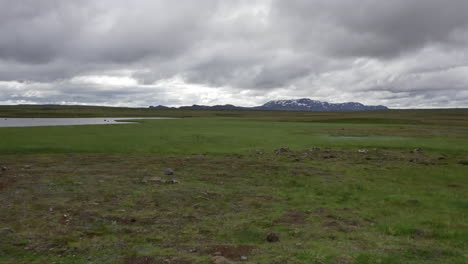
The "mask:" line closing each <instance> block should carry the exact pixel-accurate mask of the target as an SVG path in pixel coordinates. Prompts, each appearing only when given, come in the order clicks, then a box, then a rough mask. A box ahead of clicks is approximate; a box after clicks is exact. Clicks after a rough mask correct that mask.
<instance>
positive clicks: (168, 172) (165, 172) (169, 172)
mask: <svg viewBox="0 0 468 264" xmlns="http://www.w3.org/2000/svg"><path fill="white" fill-rule="evenodd" d="M164 175H166V176H170V175H174V170H173V169H171V168H166V169H165V170H164Z"/></svg>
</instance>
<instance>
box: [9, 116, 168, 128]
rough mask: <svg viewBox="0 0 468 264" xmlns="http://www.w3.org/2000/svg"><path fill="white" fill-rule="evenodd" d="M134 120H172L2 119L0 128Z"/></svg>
mask: <svg viewBox="0 0 468 264" xmlns="http://www.w3.org/2000/svg"><path fill="white" fill-rule="evenodd" d="M133 119H171V118H168V117H92V118H6V117H1V118H0V127H35V126H76V125H110V124H135V122H122V121H121V120H133Z"/></svg>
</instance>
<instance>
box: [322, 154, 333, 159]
mask: <svg viewBox="0 0 468 264" xmlns="http://www.w3.org/2000/svg"><path fill="white" fill-rule="evenodd" d="M323 158H324V159H334V158H336V156H335V155H325V156H323Z"/></svg>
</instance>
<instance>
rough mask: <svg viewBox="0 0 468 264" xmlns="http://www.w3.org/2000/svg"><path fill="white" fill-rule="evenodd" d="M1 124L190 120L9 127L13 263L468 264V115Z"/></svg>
mask: <svg viewBox="0 0 468 264" xmlns="http://www.w3.org/2000/svg"><path fill="white" fill-rule="evenodd" d="M0 116H2V117H25V116H32V117H78V116H80V117H83V116H124V117H138V116H170V117H181V118H179V119H171V120H139V121H138V123H137V124H120V125H93V126H62V127H34V128H0V139H1V140H0V166H2V167H4V168H2V170H1V171H0V263H11V264H19V263H64V264H72V263H77V264H78V263H122V264H124V263H125V264H152V263H156V264H159V263H161V264H162V263H169V264H171V263H172V264H189V263H214V262H213V260H212V258H213V256H214V255H222V256H224V257H225V258H226V259H228V260H229V261H232V262H233V263H237V262H239V263H257V264H260V263H277V264H280V263H304V264H305V263H332V264H346V263H468V110H463V109H460V110H399V111H396V110H392V111H381V112H346V113H317V112H268V111H187V110H154V109H127V108H98V107H32V106H25V107H6V106H4V107H0ZM282 147H287V148H288V149H284V151H282V152H281V153H279V152H278V153H275V150H277V149H279V148H282ZM416 148H420V149H421V151H419V150H418V151H414V150H415V149H416ZM166 168H172V169H173V170H174V175H173V176H166V175H164V173H163V172H164V170H165V169H166ZM270 233H275V234H276V235H277V236H278V237H279V241H277V242H268V241H267V240H266V237H267V235H268V234H270ZM243 257H246V260H245V259H244V260H242V261H241V258H243Z"/></svg>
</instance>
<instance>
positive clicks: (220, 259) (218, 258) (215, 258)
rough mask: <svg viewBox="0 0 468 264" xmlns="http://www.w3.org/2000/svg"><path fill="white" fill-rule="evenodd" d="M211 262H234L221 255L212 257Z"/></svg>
mask: <svg viewBox="0 0 468 264" xmlns="http://www.w3.org/2000/svg"><path fill="white" fill-rule="evenodd" d="M212 260H213V264H234V262H232V261H230V260H229V259H227V258H225V257H222V256H215V257H213V258H212Z"/></svg>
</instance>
